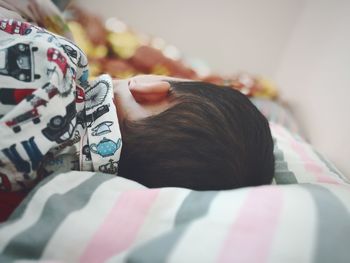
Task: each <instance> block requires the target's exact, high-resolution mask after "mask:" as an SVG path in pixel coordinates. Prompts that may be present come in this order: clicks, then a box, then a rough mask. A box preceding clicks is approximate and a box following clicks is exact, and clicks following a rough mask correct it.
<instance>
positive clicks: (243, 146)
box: [119, 82, 274, 190]
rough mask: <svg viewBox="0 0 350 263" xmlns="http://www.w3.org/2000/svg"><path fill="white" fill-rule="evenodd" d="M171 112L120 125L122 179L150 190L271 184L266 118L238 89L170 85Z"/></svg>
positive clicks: (192, 83) (188, 84)
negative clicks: (134, 182)
mask: <svg viewBox="0 0 350 263" xmlns="http://www.w3.org/2000/svg"><path fill="white" fill-rule="evenodd" d="M170 84H171V87H172V89H171V93H170V98H171V100H173V101H174V102H175V103H174V105H173V106H172V107H170V108H169V109H167V110H166V111H164V112H162V113H160V114H158V115H155V116H151V117H148V118H145V119H142V120H138V121H128V120H126V121H124V122H123V123H122V125H121V130H122V135H123V148H122V152H121V159H120V162H119V175H120V176H123V177H125V178H129V179H131V180H135V181H137V182H139V183H141V184H143V185H145V186H148V187H185V188H190V189H195V190H221V189H232V188H238V187H244V186H255V185H262V184H269V183H271V180H272V177H273V174H274V155H273V141H272V137H271V132H270V128H269V125H268V122H267V120H266V118H265V117H264V116H263V115H262V114H261V113H260V112H259V110H258V109H257V108H256V107H255V106H254V105H253V104H252V103H251V101H250V100H249V99H248V98H247V97H246V96H245V95H243V94H241V93H240V92H239V91H236V90H233V89H231V88H228V87H218V86H216V85H213V84H209V83H203V82H171V83H170Z"/></svg>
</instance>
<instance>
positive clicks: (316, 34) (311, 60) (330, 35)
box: [274, 0, 350, 178]
mask: <svg viewBox="0 0 350 263" xmlns="http://www.w3.org/2000/svg"><path fill="white" fill-rule="evenodd" d="M274 79H275V80H276V81H277V83H278V84H279V87H280V88H281V90H282V96H283V97H284V98H285V99H286V100H287V101H288V102H289V103H290V105H291V107H292V109H293V111H294V113H295V115H296V117H297V119H298V120H299V122H300V123H301V124H302V127H303V128H304V131H305V134H306V136H307V137H308V138H309V140H310V141H311V143H312V144H313V145H314V146H315V147H316V148H317V149H318V150H320V151H321V152H322V153H324V154H325V155H326V156H328V157H329V158H330V159H331V160H332V161H333V162H334V163H335V164H336V165H337V167H338V168H340V170H341V171H342V172H343V173H344V174H346V175H347V176H348V177H349V178H350V160H349V157H350V121H349V120H350V118H349V114H350V103H349V98H350V1H348V0H336V1H331V0H308V1H306V5H305V7H304V10H303V13H302V15H301V17H300V19H299V20H298V23H297V24H296V27H295V29H294V31H293V32H292V34H291V37H290V39H289V41H288V46H287V47H286V50H285V52H284V56H283V57H282V59H281V64H280V66H279V67H278V70H277V72H276V76H275V78H274Z"/></svg>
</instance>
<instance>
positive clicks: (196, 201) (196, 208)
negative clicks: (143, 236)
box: [126, 191, 218, 263]
mask: <svg viewBox="0 0 350 263" xmlns="http://www.w3.org/2000/svg"><path fill="white" fill-rule="evenodd" d="M217 193H218V192H217V191H208V192H197V191H192V192H190V194H189V195H188V196H187V197H186V198H185V200H184V201H183V203H182V204H181V207H180V208H179V210H178V212H177V214H176V218H175V222H174V228H173V229H172V230H171V231H170V232H169V233H166V234H164V235H162V236H160V237H158V238H155V239H153V240H151V241H149V242H147V243H146V244H145V245H143V246H141V247H139V248H137V249H135V250H134V251H132V252H131V253H130V254H129V255H128V257H127V259H126V262H129V263H130V262H149V263H157V262H159V263H163V262H166V261H167V258H168V257H169V255H170V253H171V251H172V250H173V249H174V248H175V247H176V244H177V242H178V240H179V239H180V238H181V236H182V235H183V234H184V233H185V232H186V230H187V228H188V227H189V226H190V224H191V223H192V222H193V221H194V220H196V219H198V218H201V217H203V216H205V215H206V214H207V212H208V210H209V207H210V204H211V203H212V200H213V199H214V198H215V196H216V195H217Z"/></svg>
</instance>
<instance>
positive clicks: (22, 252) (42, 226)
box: [0, 173, 114, 259]
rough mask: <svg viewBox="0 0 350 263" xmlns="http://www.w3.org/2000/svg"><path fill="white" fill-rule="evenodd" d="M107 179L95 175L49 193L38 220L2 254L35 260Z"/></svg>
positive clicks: (12, 241)
mask: <svg viewBox="0 0 350 263" xmlns="http://www.w3.org/2000/svg"><path fill="white" fill-rule="evenodd" d="M111 178H114V176H112V175H105V174H98V173H96V174H94V175H93V176H92V177H90V178H89V179H87V180H86V181H84V182H83V183H81V184H80V185H79V186H77V187H75V188H73V189H71V190H69V191H68V192H66V193H64V194H53V195H52V196H51V197H50V198H49V199H48V200H47V202H46V203H45V205H44V208H43V211H42V214H41V215H40V217H39V219H38V221H37V222H35V223H34V224H33V225H32V226H31V227H29V228H27V229H26V230H24V231H23V232H21V233H19V234H18V235H17V236H15V237H14V238H13V239H12V240H11V241H10V242H9V244H8V245H7V246H6V247H5V249H4V251H3V255H5V256H7V257H10V258H13V259H39V258H40V257H41V255H42V253H43V251H44V249H45V247H46V244H47V243H48V241H49V240H50V238H51V237H52V235H53V234H54V232H55V231H56V229H57V228H58V227H59V225H60V224H61V223H62V222H63V220H64V219H65V218H66V217H67V216H68V215H69V214H70V213H72V212H74V211H77V210H80V209H81V208H83V207H84V206H85V205H86V204H87V203H88V202H89V199H90V197H91V196H92V194H93V192H94V191H95V190H96V189H97V187H99V186H100V185H101V184H102V183H103V182H105V181H107V180H110V179H111ZM72 234H74V233H72ZM62 242H64V240H62ZM0 259H1V258H0Z"/></svg>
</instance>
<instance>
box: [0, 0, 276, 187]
mask: <svg viewBox="0 0 350 263" xmlns="http://www.w3.org/2000/svg"><path fill="white" fill-rule="evenodd" d="M15 2H16V1H15ZM29 2H35V1H29ZM36 7H37V6H36ZM37 13H38V12H36V14H37ZM38 17H41V18H42V16H40V15H38ZM56 18H57V17H56ZM44 20H45V21H47V19H44ZM59 21H60V20H59ZM37 24H40V25H43V24H42V23H37ZM58 25H60V23H58ZM59 28H63V31H64V30H65V27H59ZM63 31H62V32H63ZM62 34H63V33H62ZM64 34H65V33H64ZM0 64H1V66H0V85H1V86H0V114H1V119H0V138H1V139H0V188H1V189H2V190H5V191H18V190H21V189H29V188H31V187H32V186H33V185H34V184H35V183H36V182H38V181H39V180H41V179H42V178H44V177H46V176H48V175H50V174H51V173H53V172H55V171H52V170H51V169H49V168H48V167H49V166H48V164H49V163H50V162H52V161H55V160H58V159H59V158H60V156H62V155H64V156H68V157H69V158H68V159H69V163H70V167H69V169H72V170H85V171H96V172H101V173H111V174H116V175H118V176H122V177H125V178H128V179H131V180H135V181H137V182H139V183H141V184H143V185H145V186H148V187H165V186H172V187H186V188H191V189H196V190H219V189H232V188H237V187H244V186H253V185H261V184H269V183H270V182H271V180H272V177H273V172H274V156H273V142H272V137H271V133H270V129H269V125H268V122H267V120H266V119H265V117H264V116H263V115H262V114H261V113H260V112H259V111H258V110H257V109H256V107H255V106H254V105H253V104H252V103H251V102H250V101H249V99H248V98H247V97H246V96H244V95H242V94H241V93H240V92H238V91H235V90H233V89H231V88H227V87H218V86H215V85H213V84H208V83H203V82H195V81H188V80H182V79H176V78H170V77H164V76H154V75H144V76H136V77H133V78H130V79H123V80H112V79H111V77H110V76H108V75H102V76H100V77H98V78H96V79H94V80H93V81H89V71H88V60H87V58H86V56H85V54H84V53H83V52H82V51H81V49H80V48H79V47H78V46H76V45H75V44H74V43H73V42H72V41H70V40H69V39H67V38H65V37H64V36H62V35H57V34H54V33H51V32H50V31H47V30H46V29H43V28H42V27H39V26H37V25H34V24H31V23H27V22H25V21H23V20H16V19H13V18H2V19H1V20H0Z"/></svg>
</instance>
